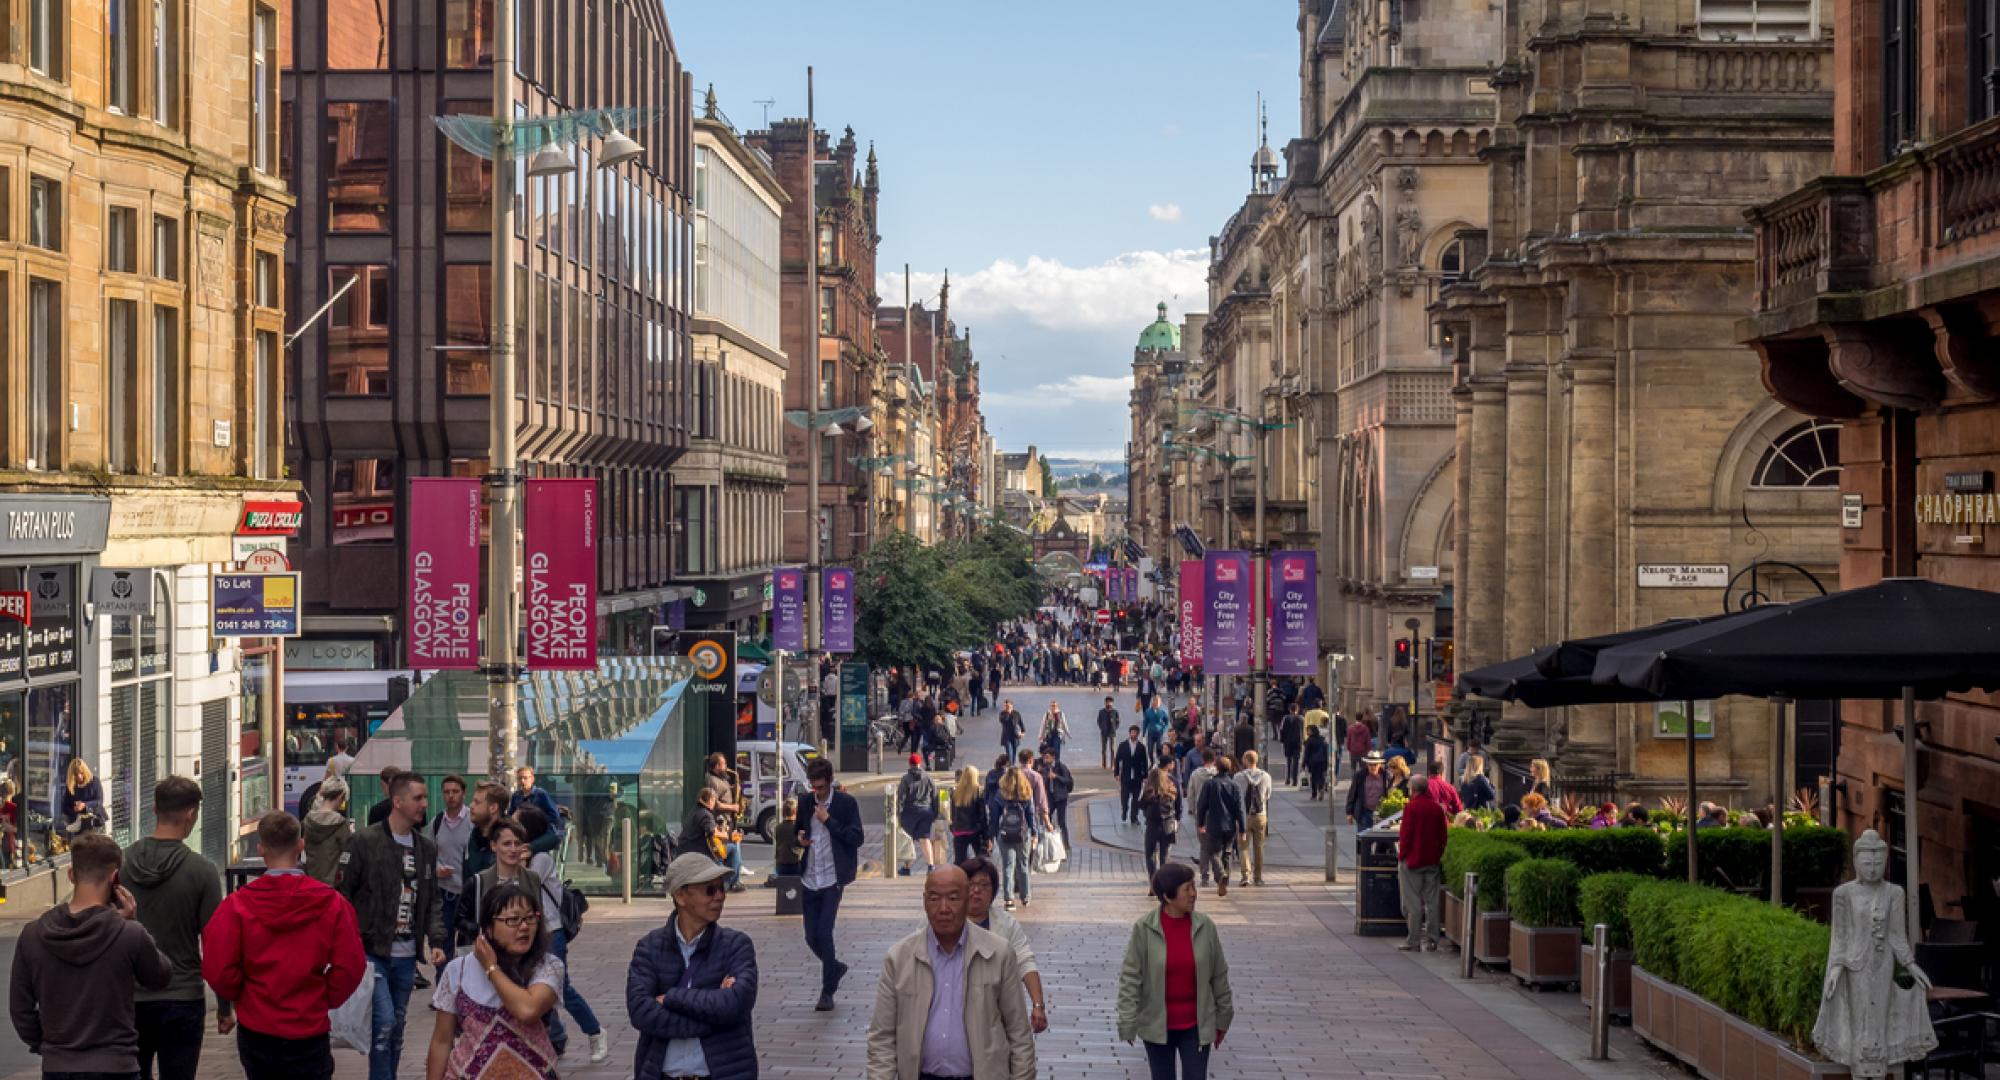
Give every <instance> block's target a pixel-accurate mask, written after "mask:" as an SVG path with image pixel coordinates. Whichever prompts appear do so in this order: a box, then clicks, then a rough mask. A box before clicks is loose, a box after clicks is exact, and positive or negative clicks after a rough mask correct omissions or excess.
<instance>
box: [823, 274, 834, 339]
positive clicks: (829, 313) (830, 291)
mask: <svg viewBox="0 0 2000 1080" xmlns="http://www.w3.org/2000/svg"><path fill="white" fill-rule="evenodd" d="M835 295H836V294H835V291H834V288H833V286H831V285H828V286H824V287H822V288H821V289H820V291H819V332H820V333H822V334H831V333H833V308H834V303H835V300H834V298H835Z"/></svg>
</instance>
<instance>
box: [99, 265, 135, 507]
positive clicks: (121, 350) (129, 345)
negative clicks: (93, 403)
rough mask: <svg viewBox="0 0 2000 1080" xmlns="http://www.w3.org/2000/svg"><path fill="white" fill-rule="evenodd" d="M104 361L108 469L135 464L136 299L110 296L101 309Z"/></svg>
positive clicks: (126, 469)
mask: <svg viewBox="0 0 2000 1080" xmlns="http://www.w3.org/2000/svg"><path fill="white" fill-rule="evenodd" d="M104 322H105V335H104V336H105V345H106V355H105V358H104V362H105V364H106V366H107V367H109V368H110V382H111V385H110V387H109V388H108V390H109V392H108V394H107V395H106V396H107V397H108V398H109V399H110V400H109V401H108V402H106V405H105V409H106V412H108V413H109V417H108V422H107V423H106V424H105V425H104V426H105V436H106V437H107V438H108V440H109V441H110V446H109V447H108V448H107V449H108V450H109V452H110V462H109V464H110V466H111V471H112V472H123V473H129V472H137V471H138V468H139V408H138V405H139V402H140V401H142V400H143V398H141V397H140V394H139V302H138V301H137V300H111V301H108V302H107V303H106V310H105V318H104Z"/></svg>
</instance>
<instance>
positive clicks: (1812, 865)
mask: <svg viewBox="0 0 2000 1080" xmlns="http://www.w3.org/2000/svg"><path fill="white" fill-rule="evenodd" d="M1665 839H1666V850H1667V851H1668V852H1669V853H1670V854H1669V856H1668V858H1667V864H1668V865H1669V866H1670V867H1672V868H1680V867H1683V866H1684V865H1685V860H1686V857H1687V856H1686V852H1687V834H1686V833H1683V832H1679V831H1675V832H1671V833H1668V834H1666V838H1665ZM1694 840H1695V854H1696V857H1697V859H1699V861H1700V866H1699V867H1698V870H1699V872H1700V875H1701V882H1702V884H1704V885H1713V886H1715V887H1716V888H1719V889H1733V890H1736V891H1739V892H1744V893H1763V892H1768V891H1769V889H1770V881H1771V832H1770V830H1768V829H1761V828H1736V827H1729V828H1715V829H1697V830H1695V834H1694ZM1847 843H1848V840H1847V834H1846V833H1845V832H1843V831H1842V830H1840V829H1834V828H1828V827H1827V826H1824V825H1809V826H1806V827H1804V828H1799V829H1786V830H1785V888H1786V890H1787V891H1791V890H1796V889H1803V888H1825V887H1829V886H1833V885H1838V884H1840V879H1841V876H1842V875H1843V874H1844V873H1845V871H1846V868H1847Z"/></svg>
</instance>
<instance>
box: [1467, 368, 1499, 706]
mask: <svg viewBox="0 0 2000 1080" xmlns="http://www.w3.org/2000/svg"><path fill="white" fill-rule="evenodd" d="M1471 386H1472V404H1471V412H1472V416H1471V421H1470V423H1471V431H1470V434H1469V436H1468V440H1469V444H1470V447H1471V450H1470V453H1469V454H1468V456H1467V458H1466V460H1465V462H1464V464H1463V465H1462V466H1461V468H1462V469H1463V470H1464V471H1465V473H1466V474H1467V480H1466V500H1465V513H1464V515H1463V516H1464V517H1465V518H1466V525H1465V540H1466V542H1465V575H1464V577H1463V578H1461V579H1460V581H1459V582H1458V584H1457V586H1456V588H1455V589H1454V595H1455V596H1462V597H1464V599H1463V600H1460V601H1458V602H1459V603H1460V604H1461V605H1462V607H1461V609H1460V613H1459V614H1458V616H1457V617H1458V618H1461V619H1463V620H1464V624H1463V628H1462V629H1461V630H1459V632H1458V633H1459V647H1460V650H1461V651H1460V653H1459V661H1458V663H1459V666H1460V667H1461V668H1464V669H1466V670H1471V669H1472V668H1476V667H1484V666H1485V665H1487V664H1491V663H1494V662H1495V661H1498V660H1500V659H1503V658H1502V657H1501V656H1500V649H1501V643H1502V641H1503V637H1502V619H1503V617H1504V614H1505V612H1506V605H1505V604H1504V603H1503V602H1502V600H1503V598H1504V596H1505V583H1506V580H1507V566H1506V551H1507V545H1506V530H1507V525H1506V510H1507V413H1506V408H1507V388H1506V384H1505V383H1504V382H1502V381H1501V380H1499V379H1495V378H1475V379H1473V380H1472V381H1471Z"/></svg>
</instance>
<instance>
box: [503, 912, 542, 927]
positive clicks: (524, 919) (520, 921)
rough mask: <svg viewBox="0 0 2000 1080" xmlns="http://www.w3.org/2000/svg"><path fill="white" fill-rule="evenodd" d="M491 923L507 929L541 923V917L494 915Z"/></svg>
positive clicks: (532, 915) (530, 915)
mask: <svg viewBox="0 0 2000 1080" xmlns="http://www.w3.org/2000/svg"><path fill="white" fill-rule="evenodd" d="M493 921H494V922H497V923H499V924H500V925H501V926H508V927H515V926H533V925H535V924H536V923H538V922H541V921H542V917H541V916H540V915H538V914H528V915H495V916H494V917H493Z"/></svg>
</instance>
